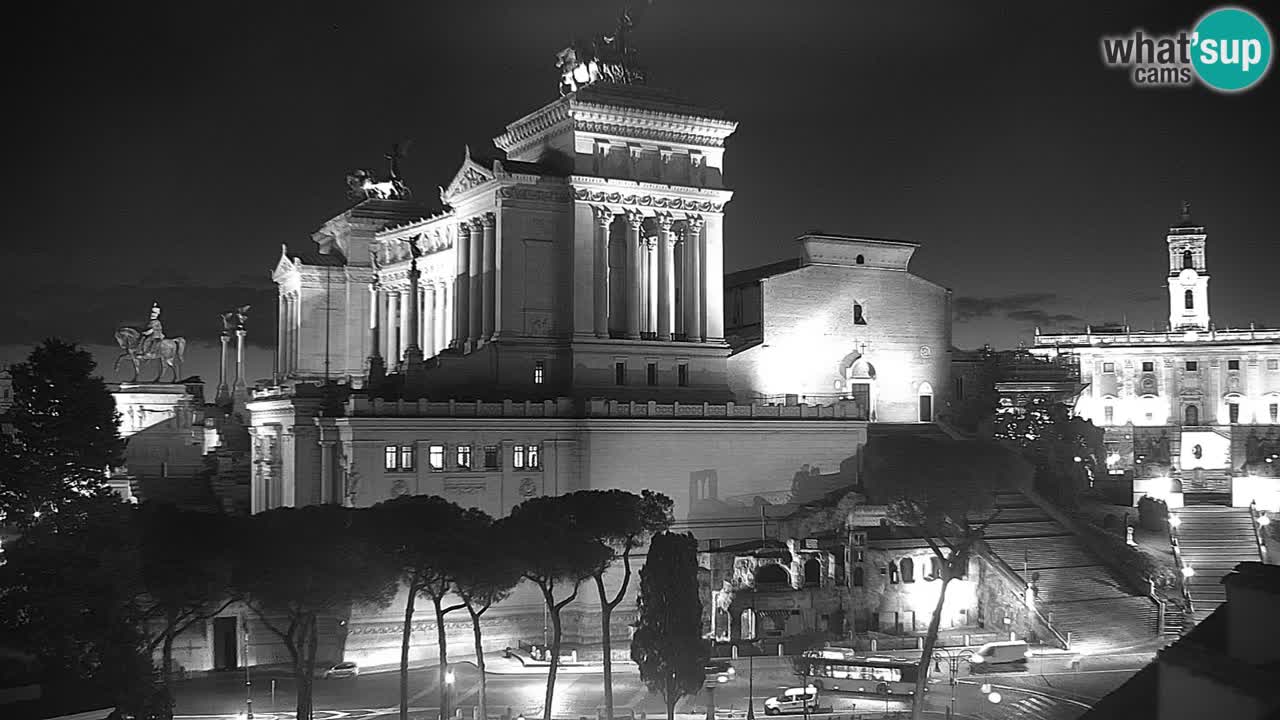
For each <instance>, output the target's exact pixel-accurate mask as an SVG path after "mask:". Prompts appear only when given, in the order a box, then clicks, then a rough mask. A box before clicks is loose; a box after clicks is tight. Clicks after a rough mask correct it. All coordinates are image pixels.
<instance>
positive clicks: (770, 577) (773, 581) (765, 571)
mask: <svg viewBox="0 0 1280 720" xmlns="http://www.w3.org/2000/svg"><path fill="white" fill-rule="evenodd" d="M790 582H791V577H790V576H789V575H787V571H786V570H784V569H783V568H782V566H781V565H773V564H770V565H765V566H763V567H761V568H760V569H759V570H756V584H757V585H787V584H789V583H790Z"/></svg>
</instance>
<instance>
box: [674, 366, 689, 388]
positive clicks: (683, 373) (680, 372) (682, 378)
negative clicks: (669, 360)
mask: <svg viewBox="0 0 1280 720" xmlns="http://www.w3.org/2000/svg"><path fill="white" fill-rule="evenodd" d="M676 384H677V385H679V386H680V387H689V363H680V364H679V365H677V366H676Z"/></svg>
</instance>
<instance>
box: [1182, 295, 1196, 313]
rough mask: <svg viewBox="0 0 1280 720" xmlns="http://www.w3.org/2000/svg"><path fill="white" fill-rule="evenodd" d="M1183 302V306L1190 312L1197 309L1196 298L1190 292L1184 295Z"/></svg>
mask: <svg viewBox="0 0 1280 720" xmlns="http://www.w3.org/2000/svg"><path fill="white" fill-rule="evenodd" d="M1182 301H1183V304H1184V305H1186V306H1187V309H1188V310H1193V309H1195V306H1196V300H1195V296H1194V295H1192V294H1191V291H1190V290H1188V291H1186V292H1185V293H1183V295H1182Z"/></svg>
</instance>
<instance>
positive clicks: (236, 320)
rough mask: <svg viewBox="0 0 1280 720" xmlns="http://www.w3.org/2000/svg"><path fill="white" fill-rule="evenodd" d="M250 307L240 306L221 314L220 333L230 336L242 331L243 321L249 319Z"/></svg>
mask: <svg viewBox="0 0 1280 720" xmlns="http://www.w3.org/2000/svg"><path fill="white" fill-rule="evenodd" d="M251 307H253V306H252V305H241V306H240V307H238V308H236V309H234V310H228V311H227V312H224V313H222V332H224V333H226V334H228V335H230V334H234V333H235V332H236V331H237V330H244V329H245V327H244V324H245V321H246V320H248V319H249V309H250V308H251Z"/></svg>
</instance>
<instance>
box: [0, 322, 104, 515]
mask: <svg viewBox="0 0 1280 720" xmlns="http://www.w3.org/2000/svg"><path fill="white" fill-rule="evenodd" d="M95 367H96V363H94V361H93V357H92V356H91V355H90V354H89V352H88V351H86V350H83V349H81V348H80V347H79V346H76V345H74V344H68V343H65V342H62V341H61V340H57V339H49V340H46V341H45V342H44V343H42V344H40V345H38V346H36V348H35V349H34V350H32V351H31V354H30V356H29V357H28V358H27V361H26V362H22V363H18V364H16V365H13V366H12V367H10V368H9V372H10V375H11V376H12V378H13V407H12V408H11V409H10V411H9V415H10V420H11V422H12V426H13V427H12V431H11V432H9V433H0V514H2V515H3V517H4V518H5V519H7V521H9V522H13V523H16V524H18V525H20V526H27V525H29V524H31V523H32V522H33V521H34V520H36V519H38V518H39V517H40V515H42V514H45V513H49V512H56V511H57V510H58V509H59V508H60V507H62V506H64V505H66V504H67V503H69V502H71V501H73V500H75V499H77V498H83V497H91V496H95V495H104V494H107V493H109V492H110V488H109V487H108V485H107V474H108V472H109V469H110V468H112V467H118V466H120V465H121V464H122V463H123V462H124V447H125V443H124V440H122V439H121V438H120V433H119V427H118V424H119V414H118V413H117V412H116V405H115V399H114V398H113V397H112V396H111V393H110V392H109V391H108V390H107V386H106V383H104V382H103V380H102V378H100V377H96V376H94V375H93V371H94V369H95Z"/></svg>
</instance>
